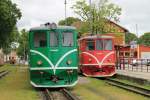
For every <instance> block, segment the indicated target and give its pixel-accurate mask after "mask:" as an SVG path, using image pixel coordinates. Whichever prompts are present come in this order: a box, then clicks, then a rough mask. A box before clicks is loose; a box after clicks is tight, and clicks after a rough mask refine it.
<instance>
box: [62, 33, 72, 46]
mask: <svg viewBox="0 0 150 100" xmlns="http://www.w3.org/2000/svg"><path fill="white" fill-rule="evenodd" d="M73 44H74V42H73V33H71V32H63V33H62V46H69V47H71V46H73Z"/></svg>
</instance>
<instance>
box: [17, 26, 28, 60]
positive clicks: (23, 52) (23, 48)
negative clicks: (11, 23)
mask: <svg viewBox="0 0 150 100" xmlns="http://www.w3.org/2000/svg"><path fill="white" fill-rule="evenodd" d="M28 49H29V48H28V31H26V30H25V29H23V30H21V35H20V38H19V48H18V49H17V54H18V55H19V56H21V57H23V58H24V59H25V60H27V54H28Z"/></svg>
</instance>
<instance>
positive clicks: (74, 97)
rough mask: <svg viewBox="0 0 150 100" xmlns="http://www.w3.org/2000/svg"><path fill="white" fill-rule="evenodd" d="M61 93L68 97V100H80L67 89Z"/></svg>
mask: <svg viewBox="0 0 150 100" xmlns="http://www.w3.org/2000/svg"><path fill="white" fill-rule="evenodd" d="M61 92H62V93H63V94H64V95H65V96H66V97H67V99H68V100H79V99H78V98H77V97H76V96H75V95H73V94H72V93H71V92H70V91H68V90H67V89H65V88H63V89H61Z"/></svg>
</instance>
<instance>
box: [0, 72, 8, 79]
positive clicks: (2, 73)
mask: <svg viewBox="0 0 150 100" xmlns="http://www.w3.org/2000/svg"><path fill="white" fill-rule="evenodd" d="M8 73H9V71H7V70H4V71H1V72H0V78H2V77H4V76H5V75H6V74H8Z"/></svg>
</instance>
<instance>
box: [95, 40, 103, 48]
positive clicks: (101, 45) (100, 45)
mask: <svg viewBox="0 0 150 100" xmlns="http://www.w3.org/2000/svg"><path fill="white" fill-rule="evenodd" d="M96 50H103V40H96Z"/></svg>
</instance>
